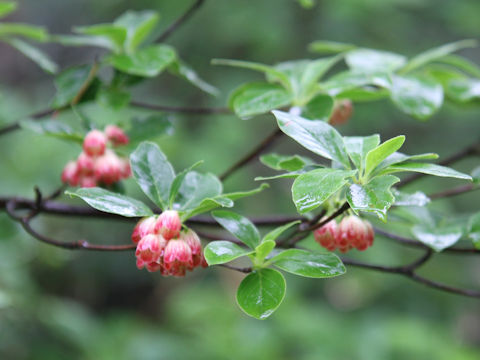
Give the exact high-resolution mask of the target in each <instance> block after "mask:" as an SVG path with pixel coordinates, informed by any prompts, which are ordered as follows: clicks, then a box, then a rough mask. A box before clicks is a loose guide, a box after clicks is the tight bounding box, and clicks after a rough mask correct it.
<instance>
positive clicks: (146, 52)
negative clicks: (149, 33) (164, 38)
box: [108, 45, 176, 77]
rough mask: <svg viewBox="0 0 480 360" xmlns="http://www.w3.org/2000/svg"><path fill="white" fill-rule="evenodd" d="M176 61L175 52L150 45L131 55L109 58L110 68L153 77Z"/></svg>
mask: <svg viewBox="0 0 480 360" xmlns="http://www.w3.org/2000/svg"><path fill="white" fill-rule="evenodd" d="M175 59H176V54H175V51H174V50H173V49H172V48H171V47H170V46H167V45H150V46H148V47H145V48H142V49H140V50H138V51H136V52H135V53H133V54H117V55H112V56H110V57H109V59H108V61H109V62H110V63H111V64H112V66H113V67H114V68H115V69H117V70H120V71H123V72H125V73H127V74H131V75H138V76H144V77H155V76H157V75H158V74H160V73H161V72H162V71H163V70H164V69H165V68H166V67H168V66H169V65H170V64H171V63H172V62H173V61H175Z"/></svg>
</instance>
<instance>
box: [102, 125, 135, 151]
mask: <svg viewBox="0 0 480 360" xmlns="http://www.w3.org/2000/svg"><path fill="white" fill-rule="evenodd" d="M105 135H107V138H108V140H110V141H111V142H112V143H113V145H115V146H119V145H126V144H128V141H129V139H128V136H127V134H125V132H124V131H123V130H122V129H120V128H119V127H118V126H115V125H108V126H107V127H106V128H105Z"/></svg>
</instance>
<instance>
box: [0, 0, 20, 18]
mask: <svg viewBox="0 0 480 360" xmlns="http://www.w3.org/2000/svg"><path fill="white" fill-rule="evenodd" d="M16 8H17V3H15V2H13V1H2V2H0V17H4V16H7V15H8V14H10V13H11V12H12V11H15V9H16Z"/></svg>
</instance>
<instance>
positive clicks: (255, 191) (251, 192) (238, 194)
mask: <svg viewBox="0 0 480 360" xmlns="http://www.w3.org/2000/svg"><path fill="white" fill-rule="evenodd" d="M269 187H270V185H268V184H266V183H264V184H261V185H260V186H259V187H257V188H255V189H252V190H247V191H235V192H231V193H226V194H222V196H225V197H227V198H229V199H231V200H237V199H241V198H243V197H247V196H252V195H256V194H258V193H259V192H261V191H263V190H265V189H267V188H269Z"/></svg>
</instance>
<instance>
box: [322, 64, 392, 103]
mask: <svg viewBox="0 0 480 360" xmlns="http://www.w3.org/2000/svg"><path fill="white" fill-rule="evenodd" d="M366 86H375V88H376V89H377V90H376V91H379V90H378V87H382V88H384V87H389V86H390V79H389V77H388V75H387V74H385V73H364V72H363V73H361V72H355V71H351V70H348V71H342V72H340V73H338V74H335V75H334V76H332V77H330V78H329V79H328V81H325V82H322V83H321V84H320V90H322V92H326V93H327V94H329V95H330V96H334V97H337V96H340V94H342V97H346V96H345V95H343V94H344V93H345V92H347V91H352V90H358V89H359V88H364V87H366Z"/></svg>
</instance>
